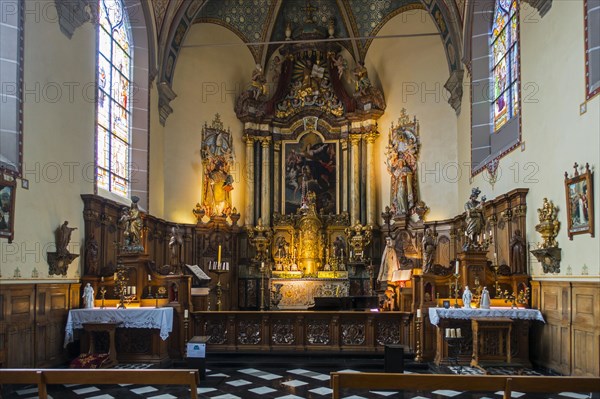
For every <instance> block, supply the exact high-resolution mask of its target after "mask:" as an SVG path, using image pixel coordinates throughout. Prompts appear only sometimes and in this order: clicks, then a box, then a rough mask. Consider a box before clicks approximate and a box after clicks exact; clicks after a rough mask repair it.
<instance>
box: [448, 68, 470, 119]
mask: <svg viewBox="0 0 600 399" xmlns="http://www.w3.org/2000/svg"><path fill="white" fill-rule="evenodd" d="M464 74H465V71H463V70H462V69H460V70H456V71H452V74H451V75H450V77H449V78H448V80H447V81H446V84H444V88H445V89H446V90H448V92H449V93H450V98H449V99H448V103H449V104H450V106H451V107H452V108H454V111H456V114H457V115H458V114H460V106H461V102H462V95H463V88H462V82H463V76H464Z"/></svg>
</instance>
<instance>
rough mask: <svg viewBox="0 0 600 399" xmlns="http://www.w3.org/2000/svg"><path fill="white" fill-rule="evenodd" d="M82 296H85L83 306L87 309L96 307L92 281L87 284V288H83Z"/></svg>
mask: <svg viewBox="0 0 600 399" xmlns="http://www.w3.org/2000/svg"><path fill="white" fill-rule="evenodd" d="M81 297H82V298H83V306H84V307H85V308H86V309H93V308H94V288H92V286H91V285H90V283H87V284H86V285H85V288H84V289H83V295H82V296H81Z"/></svg>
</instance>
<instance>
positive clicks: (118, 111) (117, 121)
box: [111, 102, 129, 142]
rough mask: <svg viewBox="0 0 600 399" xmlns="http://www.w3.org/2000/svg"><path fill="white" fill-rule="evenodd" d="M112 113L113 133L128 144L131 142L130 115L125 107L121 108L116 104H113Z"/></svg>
mask: <svg viewBox="0 0 600 399" xmlns="http://www.w3.org/2000/svg"><path fill="white" fill-rule="evenodd" d="M111 111H112V115H111V116H112V126H111V127H112V133H113V134H114V135H115V136H117V137H119V138H120V139H121V140H123V141H125V142H128V141H129V125H128V121H127V119H128V115H127V112H126V111H125V109H124V108H123V107H121V106H120V105H119V104H117V103H116V102H112V106H111Z"/></svg>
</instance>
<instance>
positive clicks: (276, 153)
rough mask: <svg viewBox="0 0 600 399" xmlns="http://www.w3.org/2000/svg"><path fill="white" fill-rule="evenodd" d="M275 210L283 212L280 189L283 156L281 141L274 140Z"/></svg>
mask: <svg viewBox="0 0 600 399" xmlns="http://www.w3.org/2000/svg"><path fill="white" fill-rule="evenodd" d="M273 150H274V154H273V172H274V174H273V212H278V213H282V211H281V205H280V204H281V192H280V191H279V190H280V188H281V187H282V184H281V166H279V159H280V157H281V142H280V141H274V142H273Z"/></svg>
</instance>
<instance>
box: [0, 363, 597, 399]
mask: <svg viewBox="0 0 600 399" xmlns="http://www.w3.org/2000/svg"><path fill="white" fill-rule="evenodd" d="M330 371H345V372H359V371H357V370H348V369H346V370H341V369H340V370H326V369H324V368H319V367H315V368H296V367H293V366H290V367H289V368H268V367H260V368H252V367H245V368H244V367H236V368H220V369H219V370H207V378H206V379H205V380H202V381H201V382H200V387H199V388H198V394H199V397H200V398H211V399H258V398H261V399H321V398H331V393H332V390H331V388H330V387H329V372H330ZM476 371H477V370H476V369H471V368H463V374H466V373H468V374H477V372H476ZM0 372H1V371H0ZM498 373H503V372H502V370H500V371H498ZM5 388H6V387H5ZM5 390H6V389H5ZM49 394H50V397H51V398H53V399H129V398H139V399H178V398H189V397H190V396H189V389H188V388H187V387H183V386H164V385H157V386H153V385H152V384H151V381H149V384H148V385H146V386H144V385H124V384H114V385H111V384H106V385H98V386H93V385H61V386H51V387H49ZM502 394H503V393H502V392H479V393H477V392H460V391H453V390H437V391H433V392H397V391H393V392H391V391H347V392H343V395H342V397H343V398H345V399H375V398H376V399H387V398H389V399H397V398H402V399H447V398H453V399H467V398H477V399H501V398H502ZM0 397H1V396H0ZM512 397H513V398H521V399H526V398H535V399H541V398H546V399H547V398H553V399H585V398H590V396H589V395H584V394H578V393H569V392H563V393H561V394H552V395H548V394H542V395H533V394H524V393H519V392H514V393H513V396H512ZM4 398H6V399H17V398H18V399H33V398H37V387H35V386H27V387H24V386H19V387H14V390H13V391H12V392H4Z"/></svg>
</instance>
